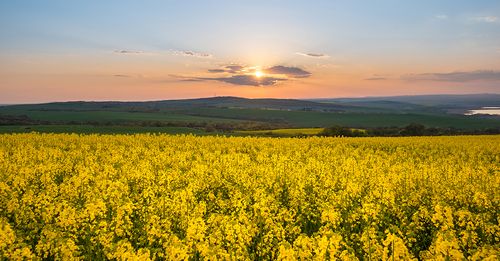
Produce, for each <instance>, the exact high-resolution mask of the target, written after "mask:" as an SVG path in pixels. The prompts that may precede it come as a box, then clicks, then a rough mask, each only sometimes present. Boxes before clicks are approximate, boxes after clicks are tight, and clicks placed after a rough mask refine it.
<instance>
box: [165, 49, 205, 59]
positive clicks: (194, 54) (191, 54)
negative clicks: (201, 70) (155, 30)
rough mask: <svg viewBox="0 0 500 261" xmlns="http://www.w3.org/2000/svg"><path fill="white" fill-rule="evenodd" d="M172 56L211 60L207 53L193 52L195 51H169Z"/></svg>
mask: <svg viewBox="0 0 500 261" xmlns="http://www.w3.org/2000/svg"><path fill="white" fill-rule="evenodd" d="M171 53H172V54H173V55H180V56H188V57H196V58H213V55H212V54H209V53H200V52H195V51H185V50H184V51H177V50H174V51H171Z"/></svg>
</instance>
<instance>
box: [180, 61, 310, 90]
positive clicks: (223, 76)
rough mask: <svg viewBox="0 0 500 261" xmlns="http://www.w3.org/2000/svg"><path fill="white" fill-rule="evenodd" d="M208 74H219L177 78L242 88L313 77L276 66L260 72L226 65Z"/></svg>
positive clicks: (246, 67)
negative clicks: (222, 83)
mask: <svg viewBox="0 0 500 261" xmlns="http://www.w3.org/2000/svg"><path fill="white" fill-rule="evenodd" d="M257 71H261V72H263V75H262V76H260V77H257V76H256V75H255V73H256V72H257ZM208 73H211V74H218V76H216V77H176V78H182V81H218V82H224V83H229V84H232V85H242V86H272V85H275V84H278V83H280V82H284V81H288V80H291V79H294V78H307V77H309V76H311V75H312V74H311V73H310V72H308V71H306V70H304V69H301V68H298V67H288V66H284V65H276V66H272V67H269V68H264V69H261V70H259V69H258V68H255V67H248V66H243V65H236V64H230V65H224V66H222V67H220V68H213V69H209V70H208ZM174 77H175V76H174Z"/></svg>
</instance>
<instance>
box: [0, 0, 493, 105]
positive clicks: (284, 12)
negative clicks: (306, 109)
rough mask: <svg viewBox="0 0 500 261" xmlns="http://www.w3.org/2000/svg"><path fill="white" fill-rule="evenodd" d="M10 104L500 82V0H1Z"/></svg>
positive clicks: (471, 87) (481, 88)
mask: <svg viewBox="0 0 500 261" xmlns="http://www.w3.org/2000/svg"><path fill="white" fill-rule="evenodd" d="M0 35H1V36H2V38H1V41H0V93H1V95H0V104H14V103H42V102H51V101H76V100H93V101H103V100H113V101H145V100H167V99H186V98H200V97H213V96H237V97H246V98H264V97H265V98H297V99H305V98H336V97H366V96H395V95H423V94H473V93H495V94H499V93H500V2H499V1H485V0H482V1H451V0H447V1H439V2H436V1H418V2H416V1H415V2H399V1H390V0H384V1H377V2H376V3H375V2H366V1H326V0H325V1H315V2H314V3H311V2H310V1H279V0H274V1H263V0H262V1H237V2H235V1H222V0H217V1H203V2H202V1H140V2H138V1H106V2H100V1H72V2H68V1H62V0H58V1H43V2H42V1H2V2H0Z"/></svg>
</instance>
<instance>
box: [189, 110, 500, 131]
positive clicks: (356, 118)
mask: <svg viewBox="0 0 500 261" xmlns="http://www.w3.org/2000/svg"><path fill="white" fill-rule="evenodd" d="M184 113H189V114H191V115H196V116H198V117H213V118H218V119H220V118H226V119H239V120H252V121H266V122H281V123H288V124H290V125H291V126H293V127H297V128H306V127H330V126H335V125H338V126H348V127H353V128H374V127H389V126H396V127H404V126H407V125H408V124H410V123H420V124H423V125H425V126H426V127H440V128H448V127H454V128H459V129H484V128H495V127H498V120H497V119H487V118H481V117H469V116H462V115H450V114H396V113H329V112H316V111H279V110H259V109H224V108H204V109H197V108H195V109H192V110H189V111H185V112H184Z"/></svg>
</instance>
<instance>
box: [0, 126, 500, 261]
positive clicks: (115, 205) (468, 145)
mask: <svg viewBox="0 0 500 261" xmlns="http://www.w3.org/2000/svg"><path fill="white" fill-rule="evenodd" d="M499 213H500V136H464V137H415V138H319V137H312V138H305V139H298V138H281V139H276V138H255V137H196V136H168V135H148V134H138V135H80V136H79V135H75V134H73V135H69V134H14V135H5V134H4V135H0V259H22V258H33V257H34V258H50V259H51V258H55V259H64V260H68V259H86V260H100V259H115V258H116V259H167V260H186V259H188V258H190V259H195V260H196V259H205V260H215V259H237V260H255V259H257V260H258V259H261V260H268V259H285V260H293V259H306V260H308V259H313V258H314V259H318V260H323V259H331V260H336V259H344V260H356V259H360V260H363V259H364V260H381V259H383V260H386V259H390V260H408V259H414V258H419V259H438V260H439V259H443V260H444V259H448V260H460V259H464V258H466V259H471V260H483V259H487V258H490V259H491V260H498V258H499V256H500V250H499V249H500V227H499Z"/></svg>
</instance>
